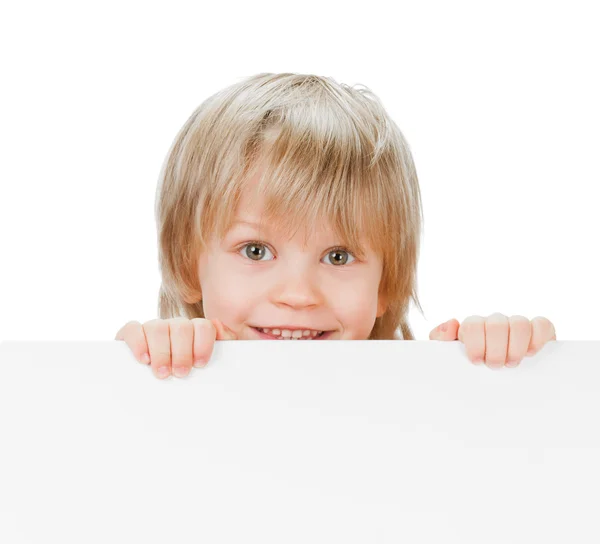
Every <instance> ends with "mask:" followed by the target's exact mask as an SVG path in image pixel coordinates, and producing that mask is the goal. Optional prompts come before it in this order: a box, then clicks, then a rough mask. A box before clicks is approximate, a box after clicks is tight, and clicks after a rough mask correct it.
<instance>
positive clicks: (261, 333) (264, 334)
mask: <svg viewBox="0 0 600 544" xmlns="http://www.w3.org/2000/svg"><path fill="white" fill-rule="evenodd" d="M252 329H254V330H255V331H256V332H257V334H258V336H260V338H261V339H262V340H293V339H291V338H283V337H274V336H271V335H270V334H266V333H264V332H261V331H259V330H258V329H257V328H256V327H252ZM332 333H333V331H327V332H326V333H325V334H324V335H323V336H317V337H316V338H311V340H327V339H328V338H329V337H330V336H331V334H332ZM307 338H308V337H307V336H303V337H302V338H298V340H306V339H307Z"/></svg>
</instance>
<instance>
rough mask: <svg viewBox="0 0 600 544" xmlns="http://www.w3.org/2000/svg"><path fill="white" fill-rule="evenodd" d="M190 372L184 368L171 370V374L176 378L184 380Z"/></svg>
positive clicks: (177, 367) (178, 367)
mask: <svg viewBox="0 0 600 544" xmlns="http://www.w3.org/2000/svg"><path fill="white" fill-rule="evenodd" d="M189 372H190V369H189V368H187V367H185V366H176V367H175V368H174V369H173V374H175V376H177V377H178V378H185V377H186V376H187V375H188V374H189Z"/></svg>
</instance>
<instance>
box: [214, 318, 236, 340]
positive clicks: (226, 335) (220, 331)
mask: <svg viewBox="0 0 600 544" xmlns="http://www.w3.org/2000/svg"><path fill="white" fill-rule="evenodd" d="M211 322H212V324H213V325H214V326H215V329H217V338H216V339H215V340H237V335H236V334H235V333H234V332H233V331H232V330H231V329H230V328H229V327H228V326H227V325H225V323H223V322H222V321H221V320H219V319H211Z"/></svg>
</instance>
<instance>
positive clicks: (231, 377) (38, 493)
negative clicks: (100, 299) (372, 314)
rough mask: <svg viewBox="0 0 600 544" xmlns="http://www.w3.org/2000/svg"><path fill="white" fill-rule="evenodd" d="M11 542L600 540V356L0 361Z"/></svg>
mask: <svg viewBox="0 0 600 544" xmlns="http://www.w3.org/2000/svg"><path fill="white" fill-rule="evenodd" d="M0 372H1V373H0V422H1V423H0V441H1V447H0V542H6V543H11V544H20V543H25V542H26V543H38V542H39V543H46V542H61V543H63V544H64V543H78V544H79V543H81V542H86V543H96V542H97V543H105V542H150V543H153V542H161V543H164V542H173V543H177V544H186V543H190V544H191V543H199V542H210V543H212V544H216V543H240V542H244V543H246V542H260V543H261V544H264V543H278V544H279V543H283V542H285V543H306V542H311V543H314V542H323V543H325V542H326V543H332V542H343V543H355V542H356V543H358V542H360V543H365V542H385V543H388V542H390V543H391V542H410V543H413V544H414V543H421V542H436V543H440V542H444V543H447V542H457V543H458V542H460V543H461V544H463V543H465V542H473V543H478V544H479V543H488V542H489V543H492V542H493V543H511V544H515V543H528V544H529V543H531V542H578V543H587V542H598V541H600V527H599V525H598V512H599V511H600V498H599V490H600V425H599V416H600V342H567V341H555V342H550V343H549V344H547V345H546V346H544V348H543V349H542V350H541V351H540V352H539V353H538V354H537V355H535V356H533V357H527V358H526V359H524V360H523V362H522V363H521V365H520V366H519V367H518V368H516V369H508V368H503V369H500V370H490V369H489V368H487V367H486V366H475V365H472V364H471V363H470V362H469V360H468V359H467V356H466V351H465V348H464V345H463V344H462V343H460V342H440V341H328V342H327V341H325V342H281V341H279V342H278V341H243V340H240V341H233V342H231V341H230V342H221V341H219V342H216V344H215V350H214V354H213V357H212V359H211V361H210V362H209V364H208V366H206V367H205V368H204V369H193V370H192V373H191V374H190V375H189V376H188V377H187V378H184V379H177V378H174V377H170V378H168V379H166V380H163V381H161V380H158V379H156V378H155V377H154V376H153V375H152V373H151V370H150V368H149V367H147V366H144V365H142V364H140V363H138V362H137V361H136V360H135V359H134V357H133V355H132V354H131V353H130V351H129V348H128V347H127V346H126V345H125V344H124V343H123V342H118V341H108V342H4V343H2V344H0Z"/></svg>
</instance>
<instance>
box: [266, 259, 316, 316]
mask: <svg viewBox="0 0 600 544" xmlns="http://www.w3.org/2000/svg"><path fill="white" fill-rule="evenodd" d="M272 300H273V303H274V304H277V305H285V306H290V307H292V308H310V307H313V306H318V305H320V304H322V302H323V298H322V293H321V289H320V287H319V280H318V277H317V274H316V273H315V272H310V271H308V270H306V269H305V268H303V267H301V266H299V265H296V266H294V265H292V266H290V267H289V269H288V273H287V274H285V275H283V277H281V278H280V279H279V281H277V282H276V288H275V289H273V290H272Z"/></svg>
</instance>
